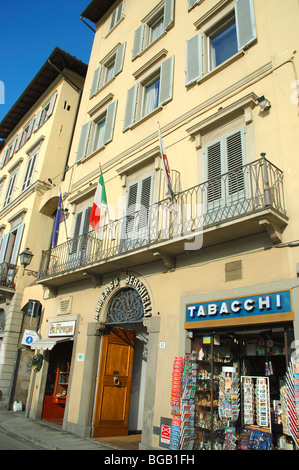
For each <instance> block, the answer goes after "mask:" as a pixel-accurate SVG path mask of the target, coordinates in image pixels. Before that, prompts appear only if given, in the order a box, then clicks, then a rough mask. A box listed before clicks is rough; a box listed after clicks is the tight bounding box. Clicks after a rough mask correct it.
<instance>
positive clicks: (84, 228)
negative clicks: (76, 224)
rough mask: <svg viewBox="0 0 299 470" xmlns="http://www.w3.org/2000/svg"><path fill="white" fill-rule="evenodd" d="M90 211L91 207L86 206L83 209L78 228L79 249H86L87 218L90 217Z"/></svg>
mask: <svg viewBox="0 0 299 470" xmlns="http://www.w3.org/2000/svg"><path fill="white" fill-rule="evenodd" d="M90 213H91V207H87V208H86V209H85V210H84V211H83V223H82V224H81V225H82V227H81V230H80V232H81V233H80V235H81V244H80V250H81V251H83V250H86V249H87V244H88V232H89V228H90V227H89V219H90Z"/></svg>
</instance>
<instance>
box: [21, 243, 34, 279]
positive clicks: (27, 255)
mask: <svg viewBox="0 0 299 470" xmlns="http://www.w3.org/2000/svg"><path fill="white" fill-rule="evenodd" d="M33 256H34V255H33V253H32V252H31V251H30V249H29V248H25V250H24V251H22V253H20V263H21V265H22V266H23V276H24V273H25V271H27V274H28V276H30V275H32V276H35V277H37V271H31V270H29V269H26V267H27V266H29V264H30V263H31V260H32V258H33Z"/></svg>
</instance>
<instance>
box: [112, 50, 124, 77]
mask: <svg viewBox="0 0 299 470" xmlns="http://www.w3.org/2000/svg"><path fill="white" fill-rule="evenodd" d="M126 44H127V43H126V42H124V43H123V44H121V45H120V46H119V47H118V48H117V51H116V54H115V65H114V76H116V75H118V74H119V73H120V72H121V71H122V69H123V64H124V57H125V50H126Z"/></svg>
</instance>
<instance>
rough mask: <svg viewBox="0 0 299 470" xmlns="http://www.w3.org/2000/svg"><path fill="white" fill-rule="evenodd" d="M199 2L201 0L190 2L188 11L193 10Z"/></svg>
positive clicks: (191, 0) (190, 0) (189, 0)
mask: <svg viewBox="0 0 299 470" xmlns="http://www.w3.org/2000/svg"><path fill="white" fill-rule="evenodd" d="M199 2H200V0H188V11H190V10H192V8H193V7H195V5H197V4H198V3H199Z"/></svg>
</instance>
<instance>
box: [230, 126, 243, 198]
mask: <svg viewBox="0 0 299 470" xmlns="http://www.w3.org/2000/svg"><path fill="white" fill-rule="evenodd" d="M226 154H227V171H229V172H231V173H230V174H229V175H228V194H229V195H230V196H231V195H233V194H237V193H238V194H240V192H241V191H243V190H244V189H245V181H244V172H243V170H242V169H241V167H242V166H243V165H244V155H243V145H242V134H241V131H238V132H235V133H234V134H231V135H229V136H227V137H226Z"/></svg>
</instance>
